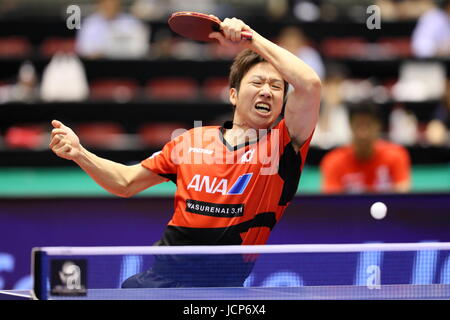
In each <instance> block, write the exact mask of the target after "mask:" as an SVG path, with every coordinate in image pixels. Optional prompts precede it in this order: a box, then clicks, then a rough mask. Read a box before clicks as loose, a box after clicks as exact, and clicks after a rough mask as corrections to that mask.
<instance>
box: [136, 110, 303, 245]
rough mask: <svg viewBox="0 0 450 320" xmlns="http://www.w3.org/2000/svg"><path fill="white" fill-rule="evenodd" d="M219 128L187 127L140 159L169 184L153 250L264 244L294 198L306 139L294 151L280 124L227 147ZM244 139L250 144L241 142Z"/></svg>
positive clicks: (284, 129)
mask: <svg viewBox="0 0 450 320" xmlns="http://www.w3.org/2000/svg"><path fill="white" fill-rule="evenodd" d="M224 132H225V129H224V128H223V127H220V126H206V127H197V128H193V129H191V130H189V131H186V132H185V133H183V134H181V135H179V136H178V137H176V138H175V139H173V140H171V141H170V142H168V143H167V144H166V145H165V146H164V148H163V149H162V151H160V152H157V153H155V154H153V155H152V156H151V157H149V158H148V159H146V160H144V161H142V165H143V166H144V167H145V168H148V169H150V170H151V171H153V172H155V173H157V174H159V175H161V176H163V177H165V178H167V179H168V180H171V181H173V182H174V183H176V185H177V190H176V193H175V199H174V209H175V210H174V214H173V217H172V219H171V220H170V221H169V223H168V225H167V228H166V230H165V232H164V236H163V238H162V239H161V241H160V243H159V244H161V245H237V244H243V245H253V244H264V243H265V242H266V241H267V239H268V237H269V233H270V231H271V230H272V228H273V227H274V226H275V224H276V222H277V221H278V220H279V219H280V218H281V216H282V215H283V212H284V210H285V209H286V207H287V205H288V204H289V202H290V201H291V199H292V198H293V196H294V195H295V193H296V191H297V187H298V183H299V180H300V175H301V171H302V168H303V165H304V163H305V159H306V154H307V152H308V148H309V144H310V141H311V137H312V135H311V136H310V137H309V139H308V140H307V141H306V142H305V143H304V144H303V146H302V147H301V148H300V150H298V152H296V150H294V147H293V145H292V143H291V138H290V136H289V133H288V130H287V127H286V124H285V121H284V119H283V120H281V121H280V122H279V123H278V124H277V125H276V126H275V127H273V128H272V129H270V130H265V131H260V130H259V131H256V130H254V131H253V132H250V133H253V134H256V133H258V134H259V135H258V136H259V138H258V139H257V140H254V141H255V142H253V143H246V144H243V145H238V146H235V147H232V146H230V145H229V144H228V143H227V142H226V141H225V139H224V137H223V134H224ZM249 140H250V141H251V139H249Z"/></svg>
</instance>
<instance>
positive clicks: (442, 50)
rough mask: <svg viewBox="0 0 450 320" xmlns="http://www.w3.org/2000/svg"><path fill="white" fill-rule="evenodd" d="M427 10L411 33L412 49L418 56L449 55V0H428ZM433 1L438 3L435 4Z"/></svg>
mask: <svg viewBox="0 0 450 320" xmlns="http://www.w3.org/2000/svg"><path fill="white" fill-rule="evenodd" d="M427 2H428V10H427V11H426V12H425V13H424V14H423V15H422V16H421V17H420V18H419V20H418V22H417V25H416V27H415V29H414V32H413V34H412V49H413V53H414V55H416V56H417V57H419V58H430V57H448V56H450V0H440V1H435V2H433V1H432V0H428V1H427ZM435 3H440V5H437V4H435Z"/></svg>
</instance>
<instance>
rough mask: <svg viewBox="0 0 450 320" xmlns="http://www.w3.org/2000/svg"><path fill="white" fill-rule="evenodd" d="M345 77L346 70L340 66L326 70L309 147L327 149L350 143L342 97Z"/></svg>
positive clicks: (347, 120) (332, 66) (346, 114)
mask: <svg viewBox="0 0 450 320" xmlns="http://www.w3.org/2000/svg"><path fill="white" fill-rule="evenodd" d="M346 76H347V72H346V70H345V69H344V68H343V67H342V66H340V65H330V66H329V67H328V68H327V77H326V79H325V80H324V81H323V86H322V88H323V89H322V93H323V94H322V105H321V107H320V116H319V121H318V123H317V126H316V130H315V132H314V135H313V138H312V141H311V145H316V146H319V147H321V148H324V149H328V148H332V147H335V146H339V145H343V144H347V143H349V142H350V139H351V131H350V123H349V119H348V111H347V108H346V106H345V104H344V97H343V84H344V82H345V79H346Z"/></svg>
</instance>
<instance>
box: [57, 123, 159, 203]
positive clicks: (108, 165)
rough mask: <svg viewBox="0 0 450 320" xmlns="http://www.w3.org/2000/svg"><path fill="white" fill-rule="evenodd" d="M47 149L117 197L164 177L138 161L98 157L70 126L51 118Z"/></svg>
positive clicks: (130, 193)
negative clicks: (121, 160) (87, 148)
mask: <svg viewBox="0 0 450 320" xmlns="http://www.w3.org/2000/svg"><path fill="white" fill-rule="evenodd" d="M52 125H53V127H54V129H53V130H52V133H51V141H50V145H49V147H50V149H51V150H52V151H53V152H54V153H55V154H56V155H57V156H59V157H61V158H64V159H67V160H72V161H74V162H75V163H76V164H78V165H79V166H80V168H82V169H83V170H84V171H85V172H86V173H87V174H88V175H89V176H91V178H92V179H94V181H95V182H97V184H99V185H100V186H101V187H102V188H104V189H105V190H107V191H109V192H111V193H112V194H115V195H117V196H120V197H130V196H132V195H134V194H136V193H138V192H140V191H142V190H145V189H147V188H149V187H151V186H153V185H156V184H158V183H161V182H163V181H165V179H164V178H163V177H161V176H159V175H157V174H156V173H153V172H152V171H150V170H148V169H146V168H144V167H142V166H141V165H140V164H137V165H134V166H126V165H123V164H120V163H116V162H113V161H110V160H107V159H103V158H100V157H98V156H96V155H95V154H93V153H91V152H89V151H88V150H86V149H85V148H84V147H83V146H82V145H81V144H80V140H79V138H78V136H77V135H76V134H75V133H74V132H73V130H72V129H71V128H69V127H67V126H65V125H64V124H63V123H62V122H60V121H57V120H53V121H52Z"/></svg>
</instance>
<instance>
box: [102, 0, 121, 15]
mask: <svg viewBox="0 0 450 320" xmlns="http://www.w3.org/2000/svg"><path fill="white" fill-rule="evenodd" d="M98 11H99V12H100V13H101V14H102V15H103V16H104V17H105V18H106V19H114V18H115V17H116V16H117V15H118V14H119V13H120V11H121V1H120V0H98Z"/></svg>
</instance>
